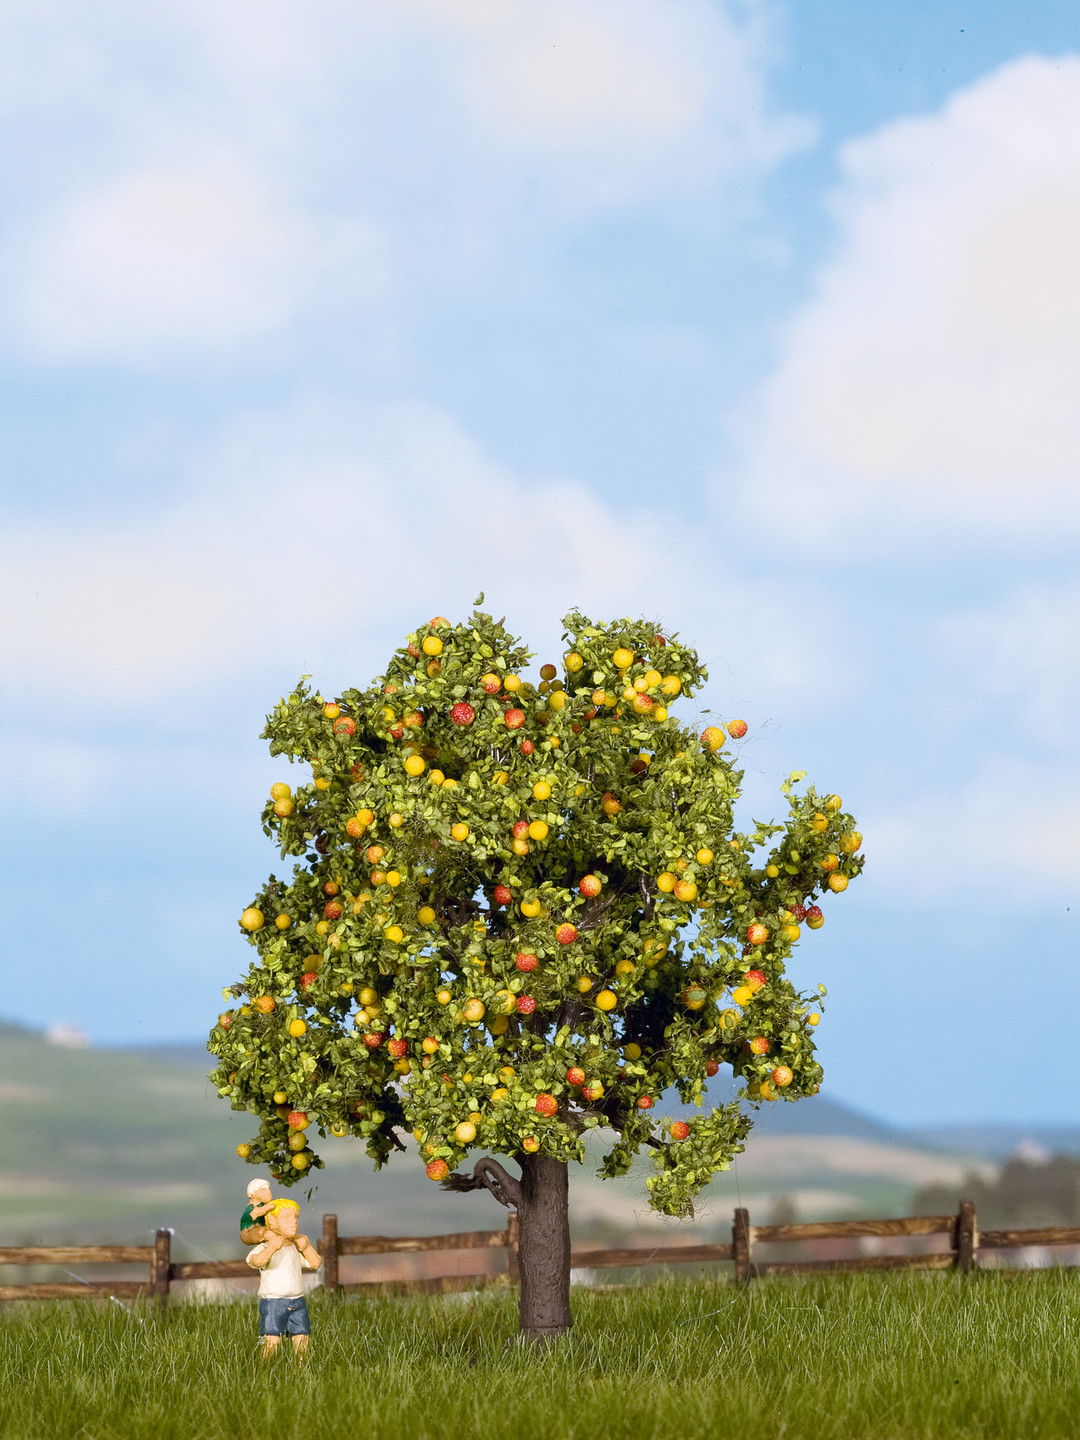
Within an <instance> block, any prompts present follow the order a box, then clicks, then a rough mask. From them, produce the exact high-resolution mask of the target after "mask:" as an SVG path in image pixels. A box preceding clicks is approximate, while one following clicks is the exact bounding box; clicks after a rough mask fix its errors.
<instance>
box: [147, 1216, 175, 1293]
mask: <svg viewBox="0 0 1080 1440" xmlns="http://www.w3.org/2000/svg"><path fill="white" fill-rule="evenodd" d="M171 1279H172V1231H171V1230H158V1231H156V1232H155V1234H154V1253H153V1255H152V1256H151V1258H150V1294H151V1295H152V1296H153V1297H154V1298H155V1299H156V1300H161V1301H166V1300H168V1298H169V1281H170V1280H171Z"/></svg>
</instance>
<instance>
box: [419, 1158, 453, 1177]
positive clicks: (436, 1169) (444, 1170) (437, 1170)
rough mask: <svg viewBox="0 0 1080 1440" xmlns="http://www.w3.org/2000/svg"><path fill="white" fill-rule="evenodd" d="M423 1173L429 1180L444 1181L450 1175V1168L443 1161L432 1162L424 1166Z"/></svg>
mask: <svg viewBox="0 0 1080 1440" xmlns="http://www.w3.org/2000/svg"><path fill="white" fill-rule="evenodd" d="M424 1173H425V1174H426V1175H427V1178H428V1179H429V1180H445V1179H446V1177H447V1176H448V1175H449V1174H450V1166H449V1165H447V1163H446V1161H445V1160H432V1161H431V1162H430V1163H429V1164H427V1165H425V1166H424Z"/></svg>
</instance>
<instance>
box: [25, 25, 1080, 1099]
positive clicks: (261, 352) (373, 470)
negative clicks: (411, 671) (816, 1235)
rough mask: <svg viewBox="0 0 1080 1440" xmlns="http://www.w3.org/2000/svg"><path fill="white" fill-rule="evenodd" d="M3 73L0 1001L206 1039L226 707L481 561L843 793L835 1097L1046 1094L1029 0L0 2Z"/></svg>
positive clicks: (1046, 870)
mask: <svg viewBox="0 0 1080 1440" xmlns="http://www.w3.org/2000/svg"><path fill="white" fill-rule="evenodd" d="M0 110H2V111H3V117H4V126H3V132H2V133H3V135H4V137H5V139H4V142H3V145H2V150H0V190H2V212H0V213H2V221H0V254H2V257H3V262H4V263H3V265H2V266H0V306H2V307H3V310H4V312H5V318H4V324H3V327H2V330H0V335H2V337H3V338H2V341H0V374H2V377H3V389H2V396H3V398H2V400H0V454H2V456H3V496H2V508H0V519H2V530H0V537H2V538H0V545H2V555H3V563H2V567H0V584H2V586H3V595H2V604H0V656H2V659H3V662H4V673H5V675H6V678H7V682H8V683H7V684H6V685H5V686H4V687H3V689H4V694H3V697H2V698H0V746H2V749H3V755H4V760H5V764H4V770H5V774H6V775H7V777H8V779H7V787H6V790H7V798H8V803H9V809H10V813H11V819H10V822H9V824H8V825H7V826H6V827H5V836H6V838H5V851H6V854H5V863H4V866H3V879H4V886H5V889H6V891H7V892H8V894H7V905H6V908H7V913H8V915H9V916H10V917H12V919H13V920H14V922H15V923H14V924H13V925H11V926H10V928H9V932H8V941H7V943H6V945H5V950H6V952H7V953H6V956H5V959H6V963H5V966H4V971H5V981H6V983H5V986H4V997H3V1001H2V1004H0V1013H5V1014H7V1015H10V1016H11V1017H12V1018H16V1019H21V1020H24V1021H27V1022H31V1023H36V1024H47V1023H50V1022H52V1021H58V1020H65V1021H68V1022H71V1023H75V1024H80V1025H82V1026H84V1028H86V1029H87V1030H88V1032H89V1033H90V1035H91V1036H92V1037H93V1039H94V1040H95V1041H97V1042H100V1043H107V1042H109V1043H116V1042H122V1041H125V1040H130V1039H150V1038H187V1037H192V1036H196V1035H199V1034H201V1033H203V1032H205V1029H206V1027H207V1024H208V1022H209V1020H210V1019H211V1017H212V1016H213V1014H214V1013H216V1010H217V1008H218V1001H219V995H220V988H221V986H222V985H223V984H225V983H227V982H229V981H230V980H231V979H232V978H233V977H234V975H235V974H236V973H237V972H238V971H239V969H240V968H241V967H242V965H243V964H244V963H245V961H244V954H245V952H244V951H243V950H242V949H241V948H240V947H241V945H242V941H240V940H239V939H238V938H237V934H236V931H235V928H234V924H235V916H236V914H237V913H238V910H239V908H241V907H242V905H243V904H244V903H246V900H247V898H248V896H249V895H250V893H251V892H252V890H253V889H254V888H255V886H256V885H257V884H258V882H259V880H260V878H261V877H262V875H263V874H264V872H265V871H267V870H268V869H271V868H273V865H274V862H275V859H276V856H275V855H274V854H273V852H272V851H271V850H270V849H269V847H268V844H267V842H266V841H265V839H264V837H263V836H262V834H261V831H260V828H259V823H258V812H259V809H260V807H261V804H262V799H263V795H264V793H265V787H266V785H267V784H268V783H269V781H270V780H272V779H274V778H279V777H278V770H277V769H276V768H275V767H274V766H273V765H271V762H270V761H269V759H268V758H267V757H265V756H264V755H263V754H262V753H261V748H260V742H259V741H258V739H257V736H258V732H259V730H260V729H261V724H262V717H263V716H264V714H265V713H266V711H267V710H268V709H269V707H270V705H271V704H272V703H273V701H274V700H275V699H276V698H277V697H278V695H279V694H280V693H282V692H283V691H284V690H285V689H286V688H287V687H289V686H290V685H291V684H292V682H293V681H294V680H295V678H296V676H297V675H298V674H300V673H301V672H310V673H312V674H314V676H315V677H316V680H317V682H318V683H319V684H320V685H321V686H322V688H323V689H325V690H326V691H327V692H330V691H332V690H334V689H335V688H337V687H339V686H341V685H344V684H347V683H351V682H357V681H359V682H361V683H363V682H365V681H366V680H367V679H368V678H369V677H370V676H371V675H372V674H375V673H377V672H378V671H379V670H380V668H381V666H382V662H383V657H384V656H385V654H386V651H387V649H388V648H389V647H390V646H392V645H394V644H396V643H398V641H399V639H400V637H401V636H402V635H404V634H405V633H406V632H407V631H408V630H410V629H411V628H413V626H414V625H415V624H417V623H418V622H420V621H422V620H424V619H426V618H427V617H428V616H429V615H430V614H433V613H443V614H448V615H461V614H463V613H465V612H466V611H467V609H468V607H469V604H470V602H471V600H472V598H473V596H474V595H475V594H476V593H477V592H478V591H480V590H483V591H484V592H485V593H486V595H487V602H488V606H489V608H491V609H493V611H494V613H495V614H506V616H507V617H508V620H509V622H510V623H511V624H512V625H513V626H514V627H515V628H516V629H518V630H519V632H520V633H522V634H523V635H525V636H526V637H527V638H529V640H530V642H531V643H532V645H533V648H534V649H535V650H536V651H537V653H538V660H543V659H546V658H547V657H548V655H549V654H554V653H555V645H556V642H557V638H558V617H559V616H560V615H562V614H563V613H564V611H565V610H566V609H568V608H569V607H570V606H571V605H581V606H582V607H583V608H585V609H586V610H589V611H591V612H593V613H595V614H597V615H601V616H605V617H614V616H619V615H623V614H635V615H636V614H642V613H645V614H648V615H650V616H652V615H656V616H658V617H659V618H661V619H662V620H663V621H664V623H665V624H666V625H668V626H669V627H671V628H673V629H677V630H679V631H680V632H681V633H682V634H683V635H684V636H686V637H687V638H688V639H690V640H691V641H692V643H694V644H695V645H696V646H697V647H698V648H699V650H700V651H701V653H702V654H703V656H704V657H705V658H706V660H707V662H708V663H709V665H710V668H711V671H712V676H713V679H712V682H711V687H710V694H709V696H708V702H709V704H710V705H711V706H712V707H714V708H715V710H716V713H717V715H718V716H719V718H721V719H723V718H730V716H731V715H733V714H736V713H738V714H741V715H743V716H744V717H745V718H746V719H747V721H748V722H749V724H750V727H751V728H750V734H749V736H748V737H747V739H746V741H744V742H743V746H742V752H741V753H742V755H743V758H744V761H745V764H746V767H747V789H748V805H749V806H750V808H751V809H752V810H753V813H754V814H755V815H763V814H765V813H767V812H768V811H769V809H770V808H772V809H775V810H778V809H779V795H778V793H777V786H778V785H779V782H780V780H781V779H782V778H783V776H784V775H786V774H787V773H788V771H790V770H792V769H795V768H799V769H806V770H807V771H809V772H810V774H811V776H812V777H813V778H814V779H815V780H817V781H818V782H819V783H820V784H821V785H822V786H823V787H825V788H829V789H835V790H838V791H840V792H841V793H842V794H843V795H844V797H845V800H846V801H847V803H848V804H849V805H850V806H851V807H852V808H853V809H854V810H855V811H856V812H857V813H858V814H859V815H860V817H861V818H862V820H863V830H864V833H865V835H866V850H867V855H868V865H867V870H866V873H865V876H864V877H863V879H862V880H861V881H860V883H859V885H858V886H853V887H852V889H851V891H849V892H848V893H847V894H846V895H845V896H843V897H840V898H838V900H837V901H836V902H835V903H834V904H833V905H832V906H831V907H830V910H829V917H828V922H827V925H826V927H825V928H824V929H823V930H821V931H820V932H818V933H817V934H815V935H810V936H808V938H807V941H806V942H805V943H804V944H803V945H802V946H801V947H800V951H799V954H798V957H797V960H796V965H795V970H796V977H797V978H798V979H799V980H800V981H801V982H804V983H806V984H811V983H814V982H816V981H817V980H822V981H824V982H825V983H826V984H827V985H828V986H829V989H830V996H831V998H830V1004H829V1008H828V1011H827V1017H826V1022H827V1023H826V1024H825V1025H823V1027H822V1034H821V1046H822V1058H823V1060H824V1063H825V1065H826V1074H827V1083H828V1085H829V1087H830V1091H831V1093H832V1094H834V1095H835V1096H837V1097H838V1098H841V1099H845V1100H848V1101H850V1102H852V1103H856V1104H859V1105H862V1106H864V1107H865V1108H867V1109H870V1110H873V1111H875V1112H877V1113H878V1114H880V1115H883V1116H885V1117H887V1118H891V1119H895V1120H897V1121H920V1122H921V1121H926V1120H933V1119H935V1118H942V1119H968V1118H971V1119H977V1118H984V1117H986V1118H991V1117H1000V1118H1013V1119H1022V1118H1024V1117H1028V1116H1031V1117H1033V1116H1035V1115H1038V1116H1039V1117H1040V1118H1042V1119H1044V1120H1063V1121H1064V1120H1069V1119H1071V1118H1072V1107H1071V1104H1070V1099H1071V1081H1072V1071H1073V1063H1074V1062H1073V1053H1074V1041H1073V1034H1072V1032H1073V1025H1072V1016H1073V1015H1074V1014H1075V1011H1076V1006H1077V1002H1078V1000H1080V981H1078V979H1077V973H1076V966H1075V960H1076V956H1077V925H1076V919H1077V915H1078V914H1080V894H1078V885H1077V880H1076V875H1077V873H1078V870H1080V840H1078V838H1077V836H1078V830H1077V827H1076V823H1075V818H1074V817H1075V815H1076V813H1077V812H1078V808H1080V772H1078V767H1077V764H1076V760H1075V756H1074V750H1073V745H1072V733H1071V732H1072V727H1071V724H1070V722H1071V717H1072V715H1073V714H1074V713H1075V711H1076V708H1077V702H1078V701H1080V659H1078V647H1077V644H1076V639H1075V637H1076V635H1077V633H1080V577H1078V572H1077V564H1076V559H1077V538H1078V530H1080V419H1078V418H1077V416H1078V413H1080V412H1078V410H1077V406H1076V402H1075V396H1076V391H1077V380H1078V376H1080V339H1078V338H1077V337H1078V336H1080V279H1078V275H1080V271H1078V270H1077V268H1076V264H1075V256H1076V254H1077V253H1080V140H1078V139H1077V136H1080V36H1078V35H1077V26H1076V23H1075V14H1074V13H1072V7H1067V6H1065V5H1064V4H1060V5H1057V4H1049V5H1044V6H1041V7H1035V8H1034V9H1033V10H1031V11H1030V13H1025V8H1024V7H1019V6H1016V5H1013V4H1006V3H986V0H984V3H980V5H978V6H977V7H976V6H963V5H959V4H952V3H936V4H929V3H920V4H908V5H905V6H900V5H894V4H891V3H885V4H880V5H876V6H866V5H856V4H854V3H835V0H832V3H827V4H826V3H825V0H803V3H800V4H799V5H798V6H793V5H792V6H783V5H769V6H762V5H757V4H753V3H750V4H744V3H735V0H726V3H720V0H662V3H661V0H622V3H615V0H544V3H540V4H537V3H536V0H528V3H527V0H394V3H389V0H385V3H384V0H378V3H376V0H371V3H365V4H360V5H357V4H355V3H348V4H346V3H344V0H340V3H339V0H322V3H319V4H316V5H313V6H310V7H304V8H303V9H300V10H298V9H297V8H296V7H295V6H293V5H291V4H288V3H285V0H268V3H263V4H259V5H255V4H254V3H251V4H248V3H241V0H225V3H211V0H196V3H194V4H192V5H190V6H187V7H184V12H183V14H180V13H179V12H178V11H177V10H176V7H173V6H168V5H165V4H164V3H158V0H150V3H143V4H140V5H138V6H135V5H133V4H132V3H131V0H106V3H103V4H101V5H99V6H97V7H95V8H94V9H93V12H92V13H89V12H88V13H86V14H80V15H74V14H73V13H72V12H71V11H70V8H69V7H65V6H62V5H60V4H58V3H53V4H50V3H45V4H40V3H39V4H36V5H34V6H26V5H22V4H20V3H17V0H10V3H8V4H6V5H4V4H0ZM694 718H696V717H694Z"/></svg>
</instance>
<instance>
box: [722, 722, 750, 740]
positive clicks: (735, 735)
mask: <svg viewBox="0 0 1080 1440" xmlns="http://www.w3.org/2000/svg"><path fill="white" fill-rule="evenodd" d="M748 728H749V727H748V726H747V724H746V721H745V720H729V721H728V727H727V733H728V734H729V735H730V736H731V738H732V739H733V740H741V739H742V737H743V736H744V735H745V734H746V731H747V729H748Z"/></svg>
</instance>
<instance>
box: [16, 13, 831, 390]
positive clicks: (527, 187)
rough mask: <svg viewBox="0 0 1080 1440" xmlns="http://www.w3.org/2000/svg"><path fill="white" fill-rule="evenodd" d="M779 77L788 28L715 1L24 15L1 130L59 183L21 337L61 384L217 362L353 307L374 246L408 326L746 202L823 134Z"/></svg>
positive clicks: (19, 306)
mask: <svg viewBox="0 0 1080 1440" xmlns="http://www.w3.org/2000/svg"><path fill="white" fill-rule="evenodd" d="M57 37H58V38H57ZM54 46H55V60H56V63H55V65H47V64H45V63H44V62H43V61H42V59H41V57H42V55H52V54H53V53H54ZM772 58H773V57H772V53H771V37H770V31H769V27H768V24H767V23H766V12H765V11H764V10H762V9H760V8H758V7H751V8H750V9H749V10H747V9H745V8H744V7H742V6H741V5H739V6H736V5H735V4H733V3H732V4H728V3H722V4H716V3H713V0H628V3H622V4H619V3H616V0H548V3H545V5H543V6H537V5H535V4H532V3H530V0H499V3H498V4H490V3H487V0H368V3H365V4H364V5H363V6H359V7H358V6H355V5H350V4H348V3H345V0H326V3H325V4H322V5H320V6H318V7H312V8H309V9H308V10H307V11H304V12H302V14H301V12H298V10H297V8H296V6H294V5H290V4H288V3H286V0H266V3H264V4H255V3H253V0H224V3H220V0H214V3H211V0H192V3H191V4H189V5H184V6H179V7H178V6H176V5H170V4H165V3H164V0H149V3H145V4H140V5H137V6H135V5H132V4H131V3H130V0H102V3H101V4H100V5H95V6H93V7H89V8H85V7H84V9H83V10H81V11H79V12H78V13H70V7H69V11H63V7H57V6H56V4H55V0H43V5H42V7H31V6H27V5H25V4H22V3H21V0H20V3H19V4H17V5H16V6H14V7H13V8H12V9H10V10H9V11H8V12H6V13H5V12H2V11H0V109H4V110H6V112H7V114H8V116H9V121H8V124H9V130H13V128H14V127H16V126H18V125H19V124H21V123H26V122H27V117H29V116H33V117H34V118H33V122H32V125H29V124H28V128H27V133H28V134H29V135H31V136H32V135H33V134H34V133H37V132H38V131H40V132H41V133H43V134H45V133H47V134H48V136H49V141H48V146H49V159H48V162H47V163H44V164H43V163H41V160H40V157H36V158H35V153H34V146H33V144H32V143H31V144H29V145H28V146H27V147H26V148H25V149H24V150H23V151H22V152H21V153H19V154H18V155H17V156H15V157H13V162H12V169H11V174H12V176H13V177H17V178H14V179H13V180H12V183H11V189H10V195H9V198H8V202H7V235H8V240H7V249H6V253H5V256H4V259H5V264H6V269H7V272H8V277H9V278H8V287H7V288H8V289H9V292H10V293H11V294H12V295H17V294H18V293H19V292H20V291H27V292H28V295H27V298H26V299H25V301H24V302H20V301H19V300H12V299H10V298H9V300H8V303H9V304H11V305H13V307H14V309H15V311H16V315H17V318H18V324H17V325H15V326H13V327H12V329H13V333H16V334H21V336H22V338H23V341H24V343H25V345H26V346H27V347H28V348H29V349H30V350H31V352H32V353H33V354H34V355H35V356H37V357H39V358H48V359H55V360H72V359H74V360H84V359H87V358H99V357H100V358H108V359H111V360H129V361H132V362H135V363H145V362H146V361H147V359H148V358H153V357H154V355H155V354H156V352H157V351H158V350H167V349H168V348H169V347H170V346H175V345H177V344H181V345H186V346H199V347H201V351H202V353H203V354H208V353H213V347H217V346H220V345H221V344H222V342H223V341H225V342H232V341H235V340H238V339H239V340H243V339H249V340H250V339H257V338H259V337H262V336H266V335H269V334H272V333H273V332H275V331H277V330H279V329H280V328H281V327H283V326H285V325H287V324H288V323H289V322H290V321H291V320H292V319H293V318H294V317H295V316H296V315H297V313H298V311H300V310H302V309H303V308H304V307H305V306H307V305H308V304H309V302H310V301H311V300H312V298H313V296H314V295H316V294H317V293H318V292H319V282H320V280H326V279H329V278H332V279H333V281H334V284H335V287H337V286H344V287H345V288H346V289H351V278H347V276H348V277H351V276H352V275H355V274H356V273H357V272H359V273H361V275H362V276H363V275H364V274H365V273H366V272H370V271H371V269H372V268H373V264H374V262H373V259H372V255H371V244H372V235H373V231H374V230H377V232H378V235H379V237H380V245H381V249H380V254H381V256H383V257H386V260H387V261H388V260H389V259H390V257H392V262H393V278H394V293H395V294H396V295H397V296H399V297H402V298H401V302H400V303H401V304H402V306H403V307H404V308H406V309H407V308H408V306H410V305H414V304H416V303H418V301H417V297H418V296H419V295H422V294H423V293H424V292H425V290H428V291H431V290H436V291H437V292H438V293H439V294H444V293H445V292H446V290H447V287H448V286H449V287H453V288H457V287H460V286H461V285H463V284H466V285H468V284H474V285H475V284H482V283H485V282H486V281H487V280H488V278H489V276H490V271H491V265H492V262H493V261H494V260H497V259H499V258H501V257H502V256H503V255H504V254H505V253H507V252H508V250H509V249H510V248H511V247H514V249H515V252H516V249H517V247H520V246H521V245H522V244H524V243H526V240H527V242H528V243H529V244H530V245H540V246H541V247H543V246H547V247H554V248H557V247H558V246H559V245H560V244H561V243H562V240H563V238H564V236H565V227H566V225H567V222H568V221H569V220H572V221H573V222H574V223H580V222H582V221H584V220H586V219H587V218H588V217H590V216H592V215H595V214H597V213H602V212H603V211H604V210H605V209H608V208H610V207H611V206H614V205H623V204H627V203H649V202H655V201H657V200H658V199H660V198H670V197H672V196H675V195H679V194H686V193H694V194H697V193H700V192H701V189H702V187H704V186H713V185H715V184H716V183H717V182H721V183H722V182H724V181H729V182H734V181H735V180H736V179H737V183H738V185H739V186H740V188H743V189H745V188H746V186H747V185H748V183H749V181H750V180H751V179H752V177H753V176H755V175H758V174H760V173H761V172H762V171H763V170H764V169H766V168H768V167H769V166H770V165H772V164H774V163H775V162H776V160H777V159H779V158H780V157H781V156H782V155H784V154H786V153H788V152H789V151H790V150H791V149H792V148H793V147H795V146H797V145H800V144H803V143H805V142H806V140H807V138H808V135H809V133H810V132H809V129H808V127H807V125H806V123H805V122H803V121H801V120H797V119H794V118H793V117H790V116H786V115H783V114H781V113H778V112H777V111H776V109H775V107H774V106H773V105H772V104H771V101H770V97H769V94H768V89H767V75H768V71H769V68H770V65H771V63H772ZM28 76H29V77H30V78H29V79H28V78H27V77H28ZM46 117H47V118H46ZM217 146H227V147H228V156H227V157H226V158H225V159H224V160H222V159H221V158H220V157H218V156H217V155H216V154H215V147H217ZM57 156H62V157H63V163H58V161H57V158H56V157H57ZM76 176H77V177H78V188H76V185H75V182H74V181H73V177H76ZM374 268H375V269H377V270H378V269H379V268H380V267H379V266H378V265H377V264H375V265H374ZM370 278H371V277H370V274H369V273H368V274H367V279H368V282H369V284H368V286H367V290H366V291H365V293H368V292H369V291H370V289H371V288H372V287H371V286H370ZM379 278H380V279H381V280H382V281H383V284H384V285H385V284H388V283H389V282H388V279H387V277H386V276H385V275H380V277H379ZM379 288H380V287H379V286H378V285H376V286H375V287H374V289H375V290H376V291H377V292H378V291H379ZM404 297H408V298H407V300H406V298H404ZM363 319H364V317H361V319H360V322H359V324H358V329H359V332H360V335H361V340H362V339H363V335H364V324H363Z"/></svg>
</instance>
